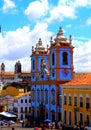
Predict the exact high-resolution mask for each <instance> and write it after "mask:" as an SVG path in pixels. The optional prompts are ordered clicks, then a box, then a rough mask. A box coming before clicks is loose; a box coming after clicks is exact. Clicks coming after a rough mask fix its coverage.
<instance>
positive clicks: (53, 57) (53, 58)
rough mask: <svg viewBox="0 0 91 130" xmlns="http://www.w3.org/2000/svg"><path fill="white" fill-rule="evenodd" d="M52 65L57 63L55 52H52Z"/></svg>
mask: <svg viewBox="0 0 91 130" xmlns="http://www.w3.org/2000/svg"><path fill="white" fill-rule="evenodd" d="M52 65H55V54H54V53H52Z"/></svg>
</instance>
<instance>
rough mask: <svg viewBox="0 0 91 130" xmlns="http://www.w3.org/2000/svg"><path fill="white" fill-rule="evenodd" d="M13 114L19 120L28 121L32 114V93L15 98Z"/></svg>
mask: <svg viewBox="0 0 91 130" xmlns="http://www.w3.org/2000/svg"><path fill="white" fill-rule="evenodd" d="M13 112H14V113H15V114H16V115H17V117H18V119H20V120H26V119H27V118H28V116H30V112H31V95H30V92H26V93H23V94H20V95H18V96H16V97H15V98H14V101H13Z"/></svg>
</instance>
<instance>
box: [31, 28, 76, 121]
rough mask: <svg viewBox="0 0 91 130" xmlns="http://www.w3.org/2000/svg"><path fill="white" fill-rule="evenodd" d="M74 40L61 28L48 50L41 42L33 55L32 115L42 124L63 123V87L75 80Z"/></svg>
mask: <svg viewBox="0 0 91 130" xmlns="http://www.w3.org/2000/svg"><path fill="white" fill-rule="evenodd" d="M73 49H74V47H73V46H72V36H71V35H70V36H69V39H67V38H66V37H65V36H64V35H63V29H62V28H61V27H60V28H59V31H58V33H57V35H56V38H55V39H53V38H52V37H51V38H50V46H48V45H47V47H46V48H45V47H44V46H43V44H42V40H41V38H40V39H39V41H38V43H37V44H36V47H34V46H33V47H32V54H31V94H32V95H31V97H32V99H31V106H32V108H31V115H32V116H33V117H34V118H38V119H40V120H44V119H47V118H48V119H50V120H52V121H59V120H62V87H60V86H61V84H64V83H66V82H68V81H71V79H72V78H73V71H74V66H73Z"/></svg>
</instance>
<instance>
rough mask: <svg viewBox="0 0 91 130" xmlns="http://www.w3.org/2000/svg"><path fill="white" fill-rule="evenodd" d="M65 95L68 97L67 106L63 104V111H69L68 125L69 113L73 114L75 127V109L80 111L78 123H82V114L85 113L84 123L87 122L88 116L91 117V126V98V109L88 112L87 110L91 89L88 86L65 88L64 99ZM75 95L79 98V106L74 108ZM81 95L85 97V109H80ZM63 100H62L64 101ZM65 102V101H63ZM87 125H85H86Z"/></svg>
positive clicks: (78, 112)
mask: <svg viewBox="0 0 91 130" xmlns="http://www.w3.org/2000/svg"><path fill="white" fill-rule="evenodd" d="M69 94H70V95H71V99H72V105H71V106H70V105H69V104H68V103H69V101H68V100H69V98H68V97H69ZM64 95H66V98H67V104H66V105H64V103H63V111H64V110H66V111H67V116H66V117H67V118H66V120H67V123H68V122H69V114H68V113H69V111H71V112H72V120H71V121H72V126H74V108H76V109H78V110H77V123H78V124H79V121H80V117H79V115H80V113H83V115H84V122H85V121H86V115H87V114H88V115H89V117H90V124H91V98H90V108H89V109H88V110H87V109H86V95H89V97H90V95H91V87H90V86H88V87H86V86H81V87H80V86H74V87H67V86H66V87H63V98H64ZM74 95H76V97H77V106H74ZM80 95H82V96H83V107H80ZM63 98H62V99H63ZM63 102H64V101H63ZM63 117H64V114H63ZM84 125H85V123H84Z"/></svg>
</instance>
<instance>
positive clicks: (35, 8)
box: [24, 0, 48, 20]
mask: <svg viewBox="0 0 91 130" xmlns="http://www.w3.org/2000/svg"><path fill="white" fill-rule="evenodd" d="M47 11H48V1H47V0H40V1H39V0H36V1H34V2H31V3H30V4H29V6H28V7H27V9H26V10H25V11H24V13H25V15H27V16H28V18H29V19H30V20H36V19H39V18H41V17H43V16H45V15H46V13H47Z"/></svg>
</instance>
